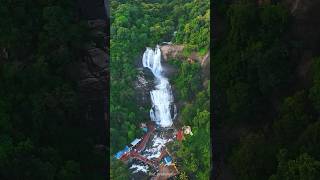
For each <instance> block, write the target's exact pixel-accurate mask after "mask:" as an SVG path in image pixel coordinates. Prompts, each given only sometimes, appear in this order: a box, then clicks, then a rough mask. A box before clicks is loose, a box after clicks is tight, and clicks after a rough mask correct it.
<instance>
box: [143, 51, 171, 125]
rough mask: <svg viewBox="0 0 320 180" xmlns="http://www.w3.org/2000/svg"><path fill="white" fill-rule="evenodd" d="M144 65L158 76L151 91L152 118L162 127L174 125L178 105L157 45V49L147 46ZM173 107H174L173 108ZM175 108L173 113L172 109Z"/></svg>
mask: <svg viewBox="0 0 320 180" xmlns="http://www.w3.org/2000/svg"><path fill="white" fill-rule="evenodd" d="M142 64H143V67H147V68H149V69H150V70H151V71H152V73H153V75H154V76H155V78H156V84H157V85H156V86H155V90H153V91H151V92H150V96H151V101H152V108H151V110H150V118H151V120H152V121H155V122H156V124H157V125H160V126H161V127H170V126H172V120H173V119H174V117H175V115H176V107H175V105H174V104H173V100H174V99H173V95H172V90H171V86H170V83H169V81H168V79H167V78H166V77H164V76H163V74H162V73H163V69H162V65H161V50H160V47H159V46H157V47H156V48H155V50H153V49H151V48H147V49H146V51H145V52H144V54H143V58H142ZM172 108H173V109H172ZM171 110H173V112H174V113H173V115H172V113H171V112H172V111H171Z"/></svg>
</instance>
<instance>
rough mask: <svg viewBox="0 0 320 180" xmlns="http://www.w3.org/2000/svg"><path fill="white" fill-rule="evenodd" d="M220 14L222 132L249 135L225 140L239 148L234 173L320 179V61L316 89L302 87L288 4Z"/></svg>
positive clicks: (247, 3)
mask: <svg viewBox="0 0 320 180" xmlns="http://www.w3.org/2000/svg"><path fill="white" fill-rule="evenodd" d="M218 14H219V15H220V16H221V17H220V18H221V19H222V21H224V22H223V23H221V25H222V26H223V30H224V31H225V32H224V34H222V35H223V36H224V37H218V41H217V43H216V45H215V46H214V52H215V54H214V55H213V56H214V57H213V59H214V61H213V69H214V71H213V77H214V82H215V87H216V89H215V92H216V97H215V101H214V103H215V104H216V105H215V107H216V112H217V116H218V117H217V119H220V121H219V122H218V123H219V126H218V127H217V129H218V130H220V131H228V130H234V135H233V136H237V135H241V137H242V138H241V139H240V141H239V140H238V138H237V137H233V138H230V140H228V138H229V137H228V138H225V139H223V141H227V142H224V143H225V144H227V147H226V148H227V149H231V153H230V154H227V155H226V156H227V159H228V160H229V162H228V163H227V168H230V167H231V168H232V169H233V171H234V173H235V175H236V178H237V179H245V180H250V179H270V180H277V179H318V177H319V158H320V157H319V145H318V144H319V122H318V117H317V116H318V114H319V112H318V111H319V110H320V103H319V102H320V96H319V94H320V93H319V92H320V86H319V85H320V73H319V70H320V63H319V58H314V59H313V64H312V68H313V69H312V73H311V77H312V84H311V85H309V84H308V83H307V84H308V85H306V86H305V85H303V86H301V81H299V80H300V79H299V78H297V75H296V74H297V73H296V71H294V70H295V69H298V68H301V67H298V65H299V64H297V63H296V62H295V61H294V60H293V59H295V58H292V55H289V53H291V52H292V49H291V48H292V46H293V45H292V43H291V42H288V39H290V37H291V36H292V34H291V33H290V32H292V29H290V28H291V27H292V26H291V24H290V23H291V17H290V13H289V11H288V9H287V7H285V6H283V4H281V3H276V2H272V3H262V4H257V3H255V2H254V1H251V0H240V1H236V2H232V3H230V4H225V3H223V2H222V1H219V3H218ZM294 18H295V17H294ZM224 23H225V24H226V25H224ZM219 38H220V39H219ZM293 56H295V55H293ZM304 80H305V79H304ZM188 109H191V108H190V107H188ZM191 113H195V112H192V111H191V112H185V116H188V115H189V114H190V115H191ZM237 131H239V132H237ZM257 132H259V133H257ZM282 148H285V149H287V150H286V151H282V150H281V149H282ZM279 151H280V154H279V156H278V167H277V162H276V155H275V154H276V152H279ZM272 174H273V175H272ZM271 175H272V176H271Z"/></svg>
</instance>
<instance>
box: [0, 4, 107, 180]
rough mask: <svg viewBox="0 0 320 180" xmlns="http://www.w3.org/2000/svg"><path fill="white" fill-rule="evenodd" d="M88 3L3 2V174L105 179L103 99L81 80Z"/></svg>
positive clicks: (8, 179)
mask: <svg viewBox="0 0 320 180" xmlns="http://www.w3.org/2000/svg"><path fill="white" fill-rule="evenodd" d="M90 2H91V3H92V4H93V6H90V7H93V8H94V7H95V8H94V11H92V9H91V11H88V12H86V13H85V11H84V9H83V6H82V4H81V3H84V2H83V1H64V0H56V1H42V0H32V1H31V0H19V1H11V0H2V1H0V24H1V28H0V179H2V180H15V179H28V180H29V179H30V180H31V179H44V180H53V179H58V180H72V179H74V180H79V179H97V180H98V179H105V176H106V174H105V173H104V171H105V169H106V164H105V163H106V160H105V158H106V156H105V154H104V153H105V149H103V150H102V151H101V150H99V148H96V145H97V144H103V145H104V144H105V140H106V131H105V128H104V127H105V124H104V107H103V106H104V104H103V100H101V97H100V96H98V95H97V94H96V95H95V96H96V99H99V100H97V101H89V100H88V98H87V97H88V96H87V94H84V93H83V87H82V86H81V85H80V83H79V81H80V80H81V79H80V74H81V71H82V70H83V69H82V68H81V66H80V64H82V63H85V58H86V57H88V52H87V45H88V44H89V43H91V41H92V39H94V38H95V37H94V36H92V33H91V32H90V31H91V30H90V29H89V26H88V22H87V20H88V19H90V17H89V15H90V12H100V13H97V14H96V15H99V14H100V15H103V14H104V12H103V11H104V6H103V1H101V2H99V3H97V2H98V1H90ZM79 3H80V4H79ZM95 5H100V6H102V8H97V6H95ZM85 8H86V7H85ZM87 8H88V7H87ZM99 10H100V11H99ZM101 11H102V12H101ZM96 15H94V16H92V17H95V18H98V17H97V16H96ZM99 18H102V19H103V18H104V17H99ZM91 95H92V94H91Z"/></svg>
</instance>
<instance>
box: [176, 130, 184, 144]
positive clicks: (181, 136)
mask: <svg viewBox="0 0 320 180" xmlns="http://www.w3.org/2000/svg"><path fill="white" fill-rule="evenodd" d="M176 136H177V139H178V141H182V140H183V131H182V130H179V131H178V132H177V135H176Z"/></svg>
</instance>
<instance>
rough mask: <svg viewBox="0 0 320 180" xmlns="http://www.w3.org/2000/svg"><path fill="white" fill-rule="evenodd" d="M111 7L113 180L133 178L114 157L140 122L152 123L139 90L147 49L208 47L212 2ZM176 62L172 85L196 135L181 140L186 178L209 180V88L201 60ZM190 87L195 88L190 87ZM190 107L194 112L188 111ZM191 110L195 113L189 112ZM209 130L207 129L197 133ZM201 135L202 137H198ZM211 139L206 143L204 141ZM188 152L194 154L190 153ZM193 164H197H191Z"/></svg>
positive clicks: (158, 0)
mask: <svg viewBox="0 0 320 180" xmlns="http://www.w3.org/2000/svg"><path fill="white" fill-rule="evenodd" d="M110 6H111V10H110V11H111V41H110V44H111V49H110V52H111V63H110V71H111V81H110V84H111V93H110V99H111V101H110V106H111V108H110V116H111V118H110V127H111V128H110V142H111V144H110V153H111V154H110V158H111V167H110V175H111V179H128V177H129V174H128V168H127V167H126V165H124V164H123V163H122V162H119V161H117V160H114V158H113V155H114V153H115V152H117V151H118V150H120V149H122V148H123V147H124V146H125V145H126V144H128V143H130V142H131V141H132V139H134V138H135V137H137V136H139V135H140V134H139V133H141V132H140V131H141V130H140V129H139V128H138V126H139V123H141V122H146V121H150V119H149V115H148V114H149V113H148V112H149V109H150V106H147V107H139V105H138V104H139V99H138V98H137V97H136V95H137V92H135V89H134V81H135V79H136V78H137V70H136V68H137V66H136V62H137V61H140V59H139V57H140V55H141V54H142V53H143V51H144V50H145V47H155V45H156V44H158V43H161V42H164V41H171V42H173V43H175V44H183V45H185V47H186V48H185V49H186V50H185V54H189V53H190V52H191V51H198V52H201V54H202V55H204V54H205V53H206V52H208V50H209V44H210V43H209V42H210V35H209V32H210V30H209V27H210V9H209V1H208V0H205V1H203V0H122V1H119V0H117V1H115V0H111V1H110ZM181 60H184V59H180V61H179V60H171V61H172V63H173V64H172V66H175V67H176V68H177V69H178V73H177V74H176V75H175V78H174V79H173V80H172V82H171V83H172V85H173V87H174V88H175V89H176V90H177V92H178V96H177V97H175V99H180V100H181V101H183V102H184V104H186V105H183V106H182V107H181V116H184V117H185V118H181V119H183V120H182V121H181V123H182V124H186V125H191V126H192V127H193V128H194V129H193V131H194V136H193V137H192V138H190V139H188V140H187V141H185V142H183V144H180V145H179V144H178V145H177V146H179V149H180V150H179V151H178V152H177V154H176V155H177V157H178V158H179V159H180V161H181V163H179V167H178V168H181V172H182V173H181V176H180V178H181V179H186V178H188V177H189V179H190V178H191V179H192V178H197V179H199V178H200V179H207V178H208V176H209V171H210V153H209V152H210V148H209V146H210V141H209V140H210V138H209V126H210V123H209V115H210V114H209V86H207V87H203V85H202V82H201V68H200V65H199V64H190V63H188V62H185V63H181ZM189 85H191V86H192V88H191V89H189V88H188V89H187V88H186V87H188V86H189ZM188 109H189V110H190V109H191V110H190V111H189V110H188ZM188 113H190V114H188ZM200 128H205V129H206V130H205V131H198V130H199V129H200ZM199 139H201V140H199ZM203 139H206V140H207V141H203ZM189 153H193V154H194V156H192V157H190V156H189ZM189 163H192V164H190V165H189Z"/></svg>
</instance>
